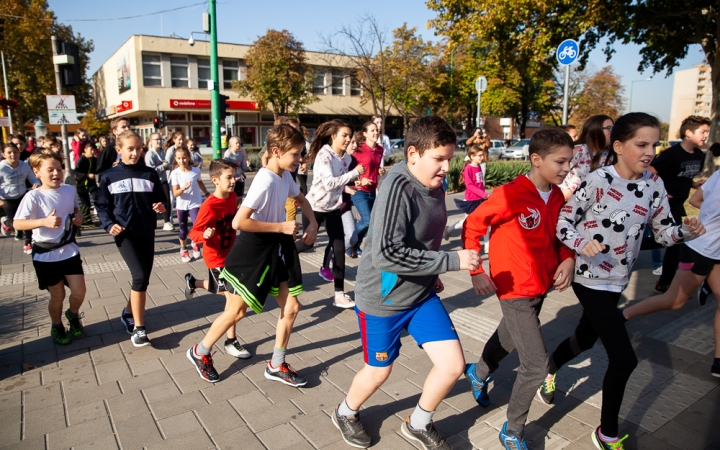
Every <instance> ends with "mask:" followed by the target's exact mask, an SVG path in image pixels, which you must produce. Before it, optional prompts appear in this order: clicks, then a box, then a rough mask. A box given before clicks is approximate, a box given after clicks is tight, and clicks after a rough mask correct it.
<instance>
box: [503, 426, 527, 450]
mask: <svg viewBox="0 0 720 450" xmlns="http://www.w3.org/2000/svg"><path fill="white" fill-rule="evenodd" d="M500 443H501V444H502V445H503V448H504V449H505V450H528V446H527V442H525V433H524V432H520V433H518V432H516V431H508V429H507V422H505V423H504V424H503V427H502V430H500Z"/></svg>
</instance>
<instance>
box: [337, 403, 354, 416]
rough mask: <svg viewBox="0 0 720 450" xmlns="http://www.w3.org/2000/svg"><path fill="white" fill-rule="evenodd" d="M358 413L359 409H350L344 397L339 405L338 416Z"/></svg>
mask: <svg viewBox="0 0 720 450" xmlns="http://www.w3.org/2000/svg"><path fill="white" fill-rule="evenodd" d="M357 413H358V410H357V409H350V407H349V406H348V404H347V399H344V400H343V401H342V403H340V406H338V416H344V417H350V416H354V415H355V414H357Z"/></svg>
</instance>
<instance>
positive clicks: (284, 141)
mask: <svg viewBox="0 0 720 450" xmlns="http://www.w3.org/2000/svg"><path fill="white" fill-rule="evenodd" d="M301 145H302V146H303V147H304V146H305V136H303V134H302V133H301V132H300V130H298V129H297V128H295V127H293V126H292V125H288V124H286V123H281V124H280V125H278V126H276V127H275V128H273V129H272V130H270V131H269V132H268V136H267V149H268V151H270V150H271V149H273V148H276V147H277V148H278V149H280V153H281V154H282V153H287V152H289V151H290V150H292V149H293V148H295V147H299V146H301ZM268 155H269V154H268Z"/></svg>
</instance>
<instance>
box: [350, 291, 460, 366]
mask: <svg viewBox="0 0 720 450" xmlns="http://www.w3.org/2000/svg"><path fill="white" fill-rule="evenodd" d="M355 312H356V313H357V316H358V324H359V326H360V339H361V340H362V347H363V357H364V359H365V364H367V365H370V366H373V367H387V366H390V365H391V364H392V363H393V361H395V360H396V359H397V357H398V355H399V354H400V347H401V346H402V344H401V343H400V335H401V334H402V332H403V330H407V331H408V333H410V336H412V337H413V338H414V339H415V342H417V344H418V346H420V347H422V346H423V344H424V343H426V342H435V341H450V340H458V335H457V332H456V331H455V327H454V326H453V323H452V320H450V316H449V315H448V313H447V311H445V307H444V306H443V304H442V303H441V302H440V298H439V297H438V296H437V294H435V293H434V292H433V293H432V294H431V295H430V297H429V298H428V299H427V300H425V301H424V302H422V303H419V304H417V305H415V306H413V307H412V308H410V309H408V310H407V311H402V312H399V313H397V314H395V315H392V316H389V317H378V316H371V315H370V314H366V313H364V312H362V311H360V310H359V309H358V308H357V307H355Z"/></svg>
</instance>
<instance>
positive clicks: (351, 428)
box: [332, 405, 372, 448]
mask: <svg viewBox="0 0 720 450" xmlns="http://www.w3.org/2000/svg"><path fill="white" fill-rule="evenodd" d="M339 406H340V405H338V406H336V407H335V411H333V415H332V423H333V424H334V425H335V426H336V427H337V429H338V430H340V434H342V438H343V440H344V441H345V442H347V443H348V445H352V446H353V447H357V448H368V447H370V444H371V443H372V439H370V435H369V434H367V431H365V427H364V426H363V424H362V423H360V413H357V414H355V415H354V416H341V415H339V414H338V407H339Z"/></svg>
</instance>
